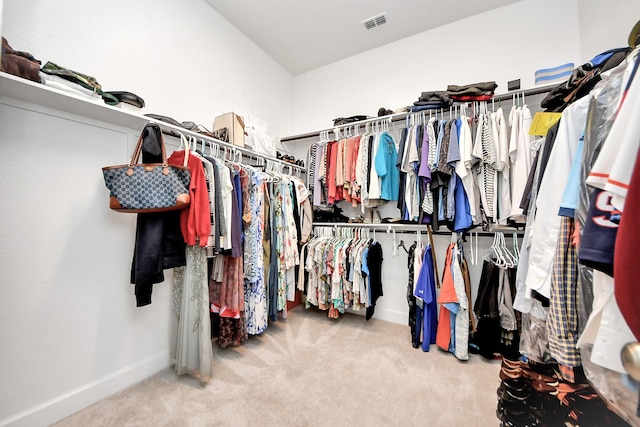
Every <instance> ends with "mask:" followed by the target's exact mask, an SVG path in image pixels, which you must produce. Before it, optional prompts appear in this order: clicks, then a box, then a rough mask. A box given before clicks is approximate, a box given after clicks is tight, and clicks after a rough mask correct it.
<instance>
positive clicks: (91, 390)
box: [0, 352, 169, 427]
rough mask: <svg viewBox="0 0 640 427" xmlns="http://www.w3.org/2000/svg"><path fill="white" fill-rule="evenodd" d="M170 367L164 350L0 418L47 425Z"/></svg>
mask: <svg viewBox="0 0 640 427" xmlns="http://www.w3.org/2000/svg"><path fill="white" fill-rule="evenodd" d="M168 366H169V353H168V352H162V353H159V354H156V355H155V356H151V357H149V358H148V359H146V360H143V361H142V362H139V363H136V364H135V365H130V366H127V367H126V368H123V369H121V370H119V371H117V372H114V373H113V374H111V375H108V376H106V377H103V378H100V379H98V380H95V381H92V382H90V383H88V384H85V385H83V386H81V387H78V388H76V389H75V390H71V391H70V392H68V393H64V394H61V395H60V396H57V397H54V398H53V399H50V400H48V401H46V402H42V403H40V404H38V405H35V406H33V407H31V408H29V409H27V410H25V411H22V412H19V413H17V414H15V415H12V416H10V417H8V418H5V419H3V420H0V426H12V427H13V426H44V425H49V424H52V423H54V422H56V421H59V420H61V419H62V418H64V417H67V416H69V415H71V414H73V413H75V412H78V411H79V410H81V409H84V408H86V407H87V406H89V405H92V404H93V403H95V402H98V401H100V400H102V399H105V398H107V397H109V396H111V395H112V394H114V393H117V392H119V391H121V390H123V389H125V388H127V387H129V386H131V385H133V384H135V383H137V382H140V381H142V380H143V379H145V378H147V377H149V376H150V375H153V374H155V373H156V372H158V371H161V370H163V369H165V368H167V367H168Z"/></svg>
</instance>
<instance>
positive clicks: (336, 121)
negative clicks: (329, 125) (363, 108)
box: [333, 115, 371, 126]
mask: <svg viewBox="0 0 640 427" xmlns="http://www.w3.org/2000/svg"><path fill="white" fill-rule="evenodd" d="M370 118H371V117H369V116H363V115H358V116H351V117H338V118H337V119H333V125H334V126H339V125H347V124H349V123H354V122H359V121H362V120H367V119H370Z"/></svg>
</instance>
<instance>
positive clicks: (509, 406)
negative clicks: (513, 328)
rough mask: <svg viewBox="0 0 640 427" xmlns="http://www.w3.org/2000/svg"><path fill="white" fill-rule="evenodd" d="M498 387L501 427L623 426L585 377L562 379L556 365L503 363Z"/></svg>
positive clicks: (518, 362) (498, 412)
mask: <svg viewBox="0 0 640 427" xmlns="http://www.w3.org/2000/svg"><path fill="white" fill-rule="evenodd" d="M500 380H501V382H500V387H498V410H497V412H496V415H497V416H498V418H499V419H500V422H501V423H500V426H514V427H515V426H540V427H544V426H549V427H551V426H567V427H570V426H581V427H585V426H623V425H626V423H625V422H624V421H623V420H622V419H621V418H620V417H619V416H618V415H617V414H616V413H614V412H612V411H611V410H610V409H608V407H607V405H606V403H605V402H604V401H603V400H602V399H601V398H600V396H599V395H598V394H597V393H596V391H595V390H594V389H593V387H592V386H591V385H590V384H589V382H588V381H587V379H586V378H585V377H584V375H583V374H582V375H577V374H576V382H575V383H569V382H566V381H563V380H562V377H561V375H560V373H559V369H558V366H557V365H555V364H534V363H527V362H523V361H520V360H509V359H503V360H502V368H501V369H500Z"/></svg>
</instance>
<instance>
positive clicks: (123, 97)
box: [105, 90, 144, 108]
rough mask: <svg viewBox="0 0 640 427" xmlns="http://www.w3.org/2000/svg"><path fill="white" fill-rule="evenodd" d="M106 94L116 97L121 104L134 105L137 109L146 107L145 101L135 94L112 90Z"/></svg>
mask: <svg viewBox="0 0 640 427" xmlns="http://www.w3.org/2000/svg"><path fill="white" fill-rule="evenodd" d="M105 93H108V94H109V95H111V96H113V97H115V98H116V99H117V100H118V102H119V103H125V104H129V105H133V106H134V107H137V108H143V107H144V99H142V98H140V97H139V96H138V95H136V94H135V93H131V92H126V91H112V90H110V91H108V92H105Z"/></svg>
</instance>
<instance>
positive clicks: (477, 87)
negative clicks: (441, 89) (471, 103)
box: [447, 82, 498, 95]
mask: <svg viewBox="0 0 640 427" xmlns="http://www.w3.org/2000/svg"><path fill="white" fill-rule="evenodd" d="M497 87H498V85H497V84H496V82H480V83H472V84H468V85H464V86H458V85H448V86H447V93H448V94H449V95H483V94H484V93H485V92H492V93H493V91H495V90H496V88H497Z"/></svg>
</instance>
